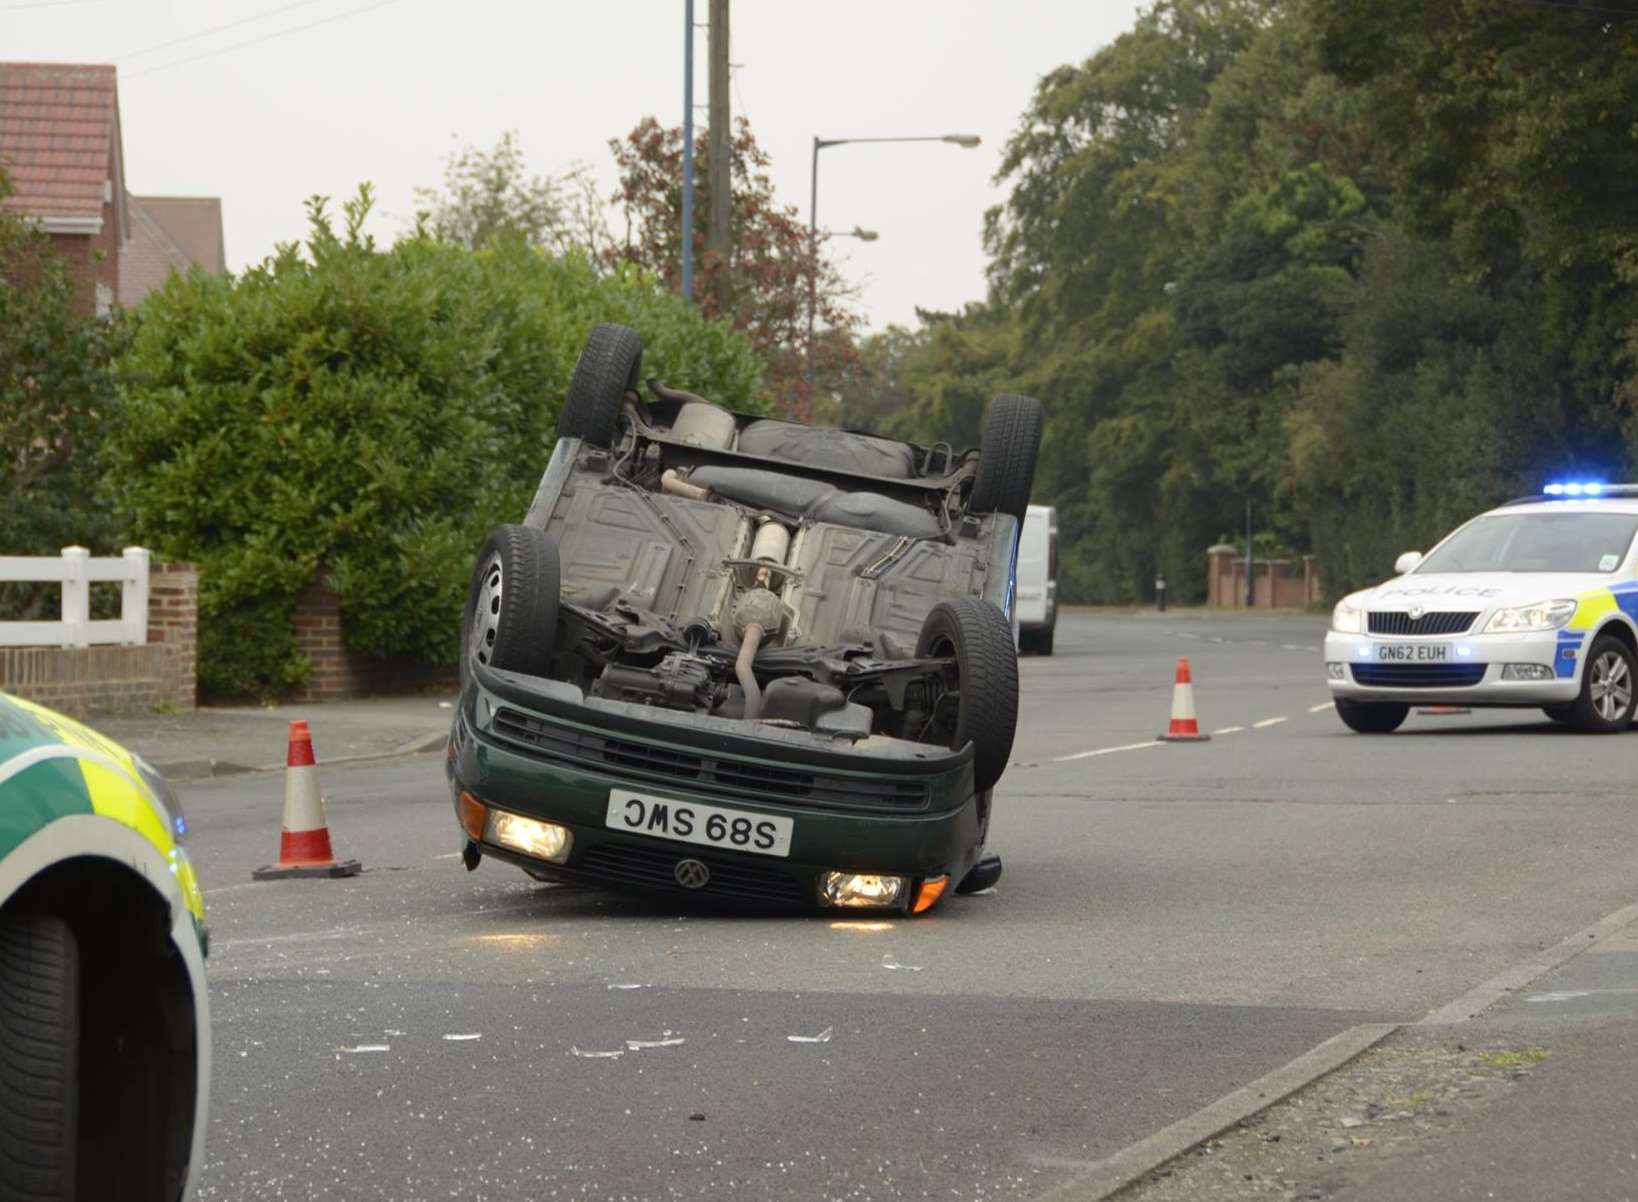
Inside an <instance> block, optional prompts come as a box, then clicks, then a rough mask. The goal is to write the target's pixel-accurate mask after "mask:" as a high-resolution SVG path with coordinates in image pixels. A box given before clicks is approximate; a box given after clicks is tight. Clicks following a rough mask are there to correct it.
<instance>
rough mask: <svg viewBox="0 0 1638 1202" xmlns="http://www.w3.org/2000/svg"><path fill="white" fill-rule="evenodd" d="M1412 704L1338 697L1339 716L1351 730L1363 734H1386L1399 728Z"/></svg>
mask: <svg viewBox="0 0 1638 1202" xmlns="http://www.w3.org/2000/svg"><path fill="white" fill-rule="evenodd" d="M1409 713H1410V706H1408V705H1404V704H1402V703H1400V702H1397V701H1349V700H1348V699H1346V698H1344V697H1339V698H1337V717H1339V718H1341V719H1342V721H1343V722H1344V724H1346V725H1347V727H1348V729H1349V730H1356V731H1358V732H1359V733H1360V734H1362V735H1386V734H1391V733H1393V732H1394V731H1396V730H1398V729H1399V727H1400V726H1401V725H1402V724H1403V723H1404V721H1405V717H1406V715H1407V714H1409Z"/></svg>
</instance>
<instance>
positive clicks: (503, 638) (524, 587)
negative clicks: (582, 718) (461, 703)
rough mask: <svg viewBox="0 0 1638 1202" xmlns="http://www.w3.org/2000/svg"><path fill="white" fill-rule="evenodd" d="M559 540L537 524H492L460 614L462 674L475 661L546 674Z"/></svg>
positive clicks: (552, 645) (553, 639)
mask: <svg viewBox="0 0 1638 1202" xmlns="http://www.w3.org/2000/svg"><path fill="white" fill-rule="evenodd" d="M561 570H562V569H561V566H560V564H559V562H558V556H557V544H556V543H554V542H553V541H552V540H551V538H550V537H549V536H548V535H547V534H546V532H545V531H544V530H541V529H539V528H538V527H535V526H518V525H506V526H496V527H495V529H494V531H493V533H491V534H490V536H489V537H488V538H487V539H485V540H484V544H483V550H481V551H479V552H478V562H477V563H476V564H474V565H473V568H472V582H471V584H470V586H469V587H468V589H467V602H466V612H465V614H464V615H463V616H462V618H461V679H462V683H465V680H466V677H467V675H468V673H469V671H470V665H471V664H473V663H480V664H483V665H484V666H485V667H489V668H496V669H499V670H501V671H504V672H523V673H525V674H527V675H529V676H544V675H546V671H547V668H548V666H549V665H550V664H551V660H552V655H553V653H554V651H555V650H556V644H557V608H558V589H559V579H560V576H561Z"/></svg>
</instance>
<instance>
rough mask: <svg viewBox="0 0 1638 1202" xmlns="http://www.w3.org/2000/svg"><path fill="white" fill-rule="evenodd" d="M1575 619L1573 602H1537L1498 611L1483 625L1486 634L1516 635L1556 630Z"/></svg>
mask: <svg viewBox="0 0 1638 1202" xmlns="http://www.w3.org/2000/svg"><path fill="white" fill-rule="evenodd" d="M1573 617H1575V602H1574V601H1573V600H1568V599H1566V600H1561V601H1537V602H1535V603H1534V604H1532V605H1518V606H1514V607H1513V608H1512V609H1498V610H1497V611H1496V612H1495V613H1493V614H1491V615H1490V621H1488V622H1486V623H1485V627H1484V632H1485V633H1486V634H1516V633H1518V632H1520V631H1526V630H1557V629H1558V628H1559V627H1560V626H1563V625H1564V624H1565V623H1566V622H1568V621H1569V620H1570V619H1571V618H1573Z"/></svg>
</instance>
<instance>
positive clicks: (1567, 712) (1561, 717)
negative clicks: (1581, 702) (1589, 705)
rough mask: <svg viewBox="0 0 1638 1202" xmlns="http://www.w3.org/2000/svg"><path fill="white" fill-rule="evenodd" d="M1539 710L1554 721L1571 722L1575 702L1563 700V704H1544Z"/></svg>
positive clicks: (1573, 716) (1573, 717)
mask: <svg viewBox="0 0 1638 1202" xmlns="http://www.w3.org/2000/svg"><path fill="white" fill-rule="evenodd" d="M1541 712H1542V713H1544V714H1546V715H1547V716H1548V717H1549V718H1551V719H1552V720H1553V721H1554V722H1566V723H1568V722H1573V721H1574V720H1575V703H1574V702H1565V703H1564V704H1563V705H1544V706H1542V707H1541Z"/></svg>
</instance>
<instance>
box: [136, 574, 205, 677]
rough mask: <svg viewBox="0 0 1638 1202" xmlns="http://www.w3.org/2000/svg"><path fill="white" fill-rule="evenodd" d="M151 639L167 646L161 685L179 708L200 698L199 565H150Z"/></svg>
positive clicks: (153, 643) (159, 644) (150, 642)
mask: <svg viewBox="0 0 1638 1202" xmlns="http://www.w3.org/2000/svg"><path fill="white" fill-rule="evenodd" d="M148 643H149V645H150V646H158V647H162V648H164V651H165V654H164V657H163V663H162V679H161V686H162V691H163V694H164V696H165V698H166V700H168V701H169V702H170V703H171V704H172V705H174V706H176V707H177V708H178V709H187V710H191V709H193V707H194V706H195V705H196V704H198V700H199V687H198V677H199V569H198V568H196V567H195V566H194V565H193V564H191V563H157V564H154V565H153V566H152V567H150V568H149V569H148Z"/></svg>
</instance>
